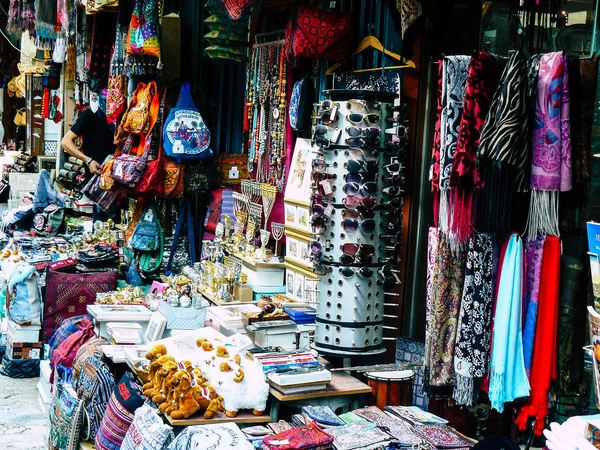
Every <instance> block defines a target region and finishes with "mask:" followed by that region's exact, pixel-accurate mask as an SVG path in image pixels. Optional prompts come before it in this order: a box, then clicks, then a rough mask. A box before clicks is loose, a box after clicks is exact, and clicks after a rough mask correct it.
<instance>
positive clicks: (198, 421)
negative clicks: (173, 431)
mask: <svg viewBox="0 0 600 450" xmlns="http://www.w3.org/2000/svg"><path fill="white" fill-rule="evenodd" d="M203 414H204V412H202V413H201V414H197V415H195V416H193V417H190V418H189V419H181V420H175V419H171V417H170V416H167V415H165V418H166V419H167V422H169V425H171V426H173V427H187V426H190V425H210V424H211V423H227V422H233V423H238V424H239V423H269V422H271V418H270V417H269V415H268V414H264V413H263V415H262V416H255V415H254V414H252V411H249V410H242V411H239V412H238V414H237V416H235V417H227V416H226V415H225V413H222V412H218V413H216V414H215V417H213V418H212V419H205V418H204V415H203Z"/></svg>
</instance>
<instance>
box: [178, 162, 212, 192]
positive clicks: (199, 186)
mask: <svg viewBox="0 0 600 450" xmlns="http://www.w3.org/2000/svg"><path fill="white" fill-rule="evenodd" d="M213 163H214V161H213V160H212V159H206V160H204V161H198V162H195V163H193V164H188V165H187V167H186V170H185V175H184V185H185V193H186V194H197V193H200V192H205V191H209V190H211V189H215V188H216V187H217V186H218V182H217V173H216V171H215V167H214V164H213Z"/></svg>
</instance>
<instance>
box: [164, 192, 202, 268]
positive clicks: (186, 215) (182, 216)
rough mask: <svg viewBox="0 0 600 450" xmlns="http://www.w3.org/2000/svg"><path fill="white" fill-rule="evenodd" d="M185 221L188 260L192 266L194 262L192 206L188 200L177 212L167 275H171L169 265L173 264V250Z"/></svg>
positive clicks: (194, 246) (194, 240) (194, 245)
mask: <svg viewBox="0 0 600 450" xmlns="http://www.w3.org/2000/svg"><path fill="white" fill-rule="evenodd" d="M186 219H187V227H188V247H189V249H188V250H189V252H190V259H191V262H192V264H193V263H195V262H196V239H195V237H194V229H193V223H192V205H191V203H190V201H189V200H188V199H186V200H183V203H182V206H181V209H180V211H179V218H178V219H177V225H176V226H175V234H174V235H173V243H172V244H171V252H170V253H169V261H168V262H167V270H166V272H167V274H168V275H170V274H171V265H172V264H173V257H174V256H175V249H176V247H177V243H178V242H179V238H180V237H181V229H182V228H183V223H184V221H185V220H186Z"/></svg>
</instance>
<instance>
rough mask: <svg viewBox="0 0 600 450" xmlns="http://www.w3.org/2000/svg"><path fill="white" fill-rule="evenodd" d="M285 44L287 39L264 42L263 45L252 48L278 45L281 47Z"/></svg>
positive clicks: (255, 45)
mask: <svg viewBox="0 0 600 450" xmlns="http://www.w3.org/2000/svg"><path fill="white" fill-rule="evenodd" d="M283 43H285V39H280V40H278V41H271V42H263V43H261V44H254V45H253V46H252V48H258V47H270V46H277V45H281V44H283Z"/></svg>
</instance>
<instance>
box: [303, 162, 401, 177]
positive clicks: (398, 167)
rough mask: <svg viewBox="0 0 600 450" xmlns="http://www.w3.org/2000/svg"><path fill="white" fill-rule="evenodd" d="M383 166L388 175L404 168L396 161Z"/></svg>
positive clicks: (395, 173) (396, 173)
mask: <svg viewBox="0 0 600 450" xmlns="http://www.w3.org/2000/svg"><path fill="white" fill-rule="evenodd" d="M313 163H314V161H313ZM383 168H384V169H385V170H387V172H388V173H389V174H390V175H398V173H400V170H402V169H403V168H404V166H403V165H402V164H400V163H398V162H395V163H391V164H386V165H384V166H383Z"/></svg>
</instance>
